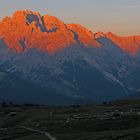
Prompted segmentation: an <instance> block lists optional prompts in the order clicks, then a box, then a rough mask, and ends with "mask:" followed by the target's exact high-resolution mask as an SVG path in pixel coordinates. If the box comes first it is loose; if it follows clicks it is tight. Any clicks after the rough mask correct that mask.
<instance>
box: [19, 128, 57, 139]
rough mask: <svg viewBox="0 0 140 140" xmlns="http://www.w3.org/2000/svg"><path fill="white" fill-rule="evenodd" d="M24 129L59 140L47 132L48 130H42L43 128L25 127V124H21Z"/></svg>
mask: <svg viewBox="0 0 140 140" xmlns="http://www.w3.org/2000/svg"><path fill="white" fill-rule="evenodd" d="M21 128H22V129H25V130H27V131H30V132H36V133H38V134H43V135H45V136H46V137H48V138H49V139H50V140H57V139H56V138H55V137H53V136H52V135H51V134H50V133H48V132H46V131H41V130H36V129H33V128H29V127H25V126H21Z"/></svg>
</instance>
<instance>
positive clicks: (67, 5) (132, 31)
mask: <svg viewBox="0 0 140 140" xmlns="http://www.w3.org/2000/svg"><path fill="white" fill-rule="evenodd" d="M17 10H32V11H38V12H40V13H41V14H42V15H44V14H49V15H54V16H57V17H58V18H59V19H61V20H63V21H64V22H66V23H77V24H81V25H83V26H85V27H87V28H88V29H90V30H92V31H93V32H98V31H102V32H109V31H111V32H113V33H115V34H118V35H140V28H139V25H140V20H139V12H140V1H139V0H125V1H122V0H117V1H116V0H106V1H103V0H77V1H75V0H71V1H68V0H58V1H56V0H41V1H34V0H30V1H28V0H24V1H19V0H12V1H11V0H6V1H5V0H2V1H1V5H0V20H1V19H2V18H3V17H5V16H11V15H12V14H13V13H14V12H15V11H17Z"/></svg>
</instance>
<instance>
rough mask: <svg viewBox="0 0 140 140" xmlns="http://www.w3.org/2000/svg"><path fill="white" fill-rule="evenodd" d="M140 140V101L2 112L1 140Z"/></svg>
mask: <svg viewBox="0 0 140 140" xmlns="http://www.w3.org/2000/svg"><path fill="white" fill-rule="evenodd" d="M49 139H52V140H139V139H140V100H125V101H123V100H122V101H116V102H113V103H108V104H104V105H100V106H86V107H78V106H77V107H41V106H38V107H37V106H36V107H35V106H30V107H29V106H20V107H1V108H0V140H49Z"/></svg>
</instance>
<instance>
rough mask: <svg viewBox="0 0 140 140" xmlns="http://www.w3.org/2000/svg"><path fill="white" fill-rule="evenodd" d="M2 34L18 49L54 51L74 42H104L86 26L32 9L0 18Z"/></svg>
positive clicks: (17, 50)
mask: <svg viewBox="0 0 140 140" xmlns="http://www.w3.org/2000/svg"><path fill="white" fill-rule="evenodd" d="M0 38H2V39H3V41H4V42H5V43H6V45H7V46H8V47H9V48H12V49H13V50H15V51H16V52H18V53H20V52H23V51H24V50H25V49H28V48H38V49H41V50H44V51H47V52H50V53H53V52H56V51H58V50H60V49H63V48H66V47H68V46H71V45H78V44H82V45H85V46H95V47H96V46H100V45H99V44H98V42H96V41H95V40H94V38H93V34H92V32H90V31H88V30H87V29H85V28H84V27H82V26H80V25H76V24H70V25H66V24H64V23H63V22H62V21H60V20H59V19H57V18H56V17H54V16H49V15H45V16H41V15H40V14H39V13H37V12H32V11H18V12H15V13H14V14H13V16H12V17H6V18H4V19H3V20H2V21H1V22H0Z"/></svg>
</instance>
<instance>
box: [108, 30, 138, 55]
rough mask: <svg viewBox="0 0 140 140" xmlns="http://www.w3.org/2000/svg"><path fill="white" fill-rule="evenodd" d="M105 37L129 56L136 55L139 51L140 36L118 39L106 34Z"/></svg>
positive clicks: (118, 37)
mask: <svg viewBox="0 0 140 140" xmlns="http://www.w3.org/2000/svg"><path fill="white" fill-rule="evenodd" d="M106 36H107V37H108V38H109V39H111V40H112V41H113V42H114V43H116V44H117V45H118V46H119V47H120V48H121V49H123V50H124V51H125V52H128V53H129V54H132V55H136V54H137V53H138V52H139V49H140V36H130V37H120V36H116V35H114V34H112V33H111V32H109V33H107V34H106Z"/></svg>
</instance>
